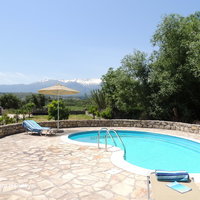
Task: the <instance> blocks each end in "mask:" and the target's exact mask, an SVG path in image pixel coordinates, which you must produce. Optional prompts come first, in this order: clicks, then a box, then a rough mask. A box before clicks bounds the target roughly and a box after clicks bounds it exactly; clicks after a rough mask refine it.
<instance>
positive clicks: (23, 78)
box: [0, 72, 32, 85]
mask: <svg viewBox="0 0 200 200" xmlns="http://www.w3.org/2000/svg"><path fill="white" fill-rule="evenodd" d="M30 82H32V78H31V77H30V76H28V75H26V74H23V73H21V72H0V84H1V85H3V84H5V85H7V84H20V83H30Z"/></svg>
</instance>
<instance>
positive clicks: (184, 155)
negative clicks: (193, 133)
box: [69, 131, 200, 173]
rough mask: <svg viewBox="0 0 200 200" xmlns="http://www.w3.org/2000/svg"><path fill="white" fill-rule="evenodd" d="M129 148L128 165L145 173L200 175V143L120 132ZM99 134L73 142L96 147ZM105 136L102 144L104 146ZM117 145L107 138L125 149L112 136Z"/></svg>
mask: <svg viewBox="0 0 200 200" xmlns="http://www.w3.org/2000/svg"><path fill="white" fill-rule="evenodd" d="M117 133H118V134H119V135H120V137H121V138H122V140H123V142H124V144H125V146H126V161H127V162H129V163H131V164H134V165H137V166H139V167H143V168H146V169H152V170H154V169H163V170H186V171H188V172H190V173H200V143H198V142H194V141H191V140H187V139H183V138H179V137H174V136H169V135H162V134H155V133H150V132H140V131H117ZM97 135H98V131H88V132H81V133H76V134H72V135H70V136H69V138H70V139H72V140H76V141H80V142H89V143H97ZM104 135H105V132H103V131H102V132H101V137H100V143H102V144H104V143H105V139H104ZM112 136H113V137H114V138H115V141H116V143H115V144H114V143H113V141H112V140H111V138H109V137H108V144H110V145H112V146H118V147H119V148H121V149H123V147H122V145H121V143H120V142H119V141H118V139H117V138H116V136H115V134H114V133H112Z"/></svg>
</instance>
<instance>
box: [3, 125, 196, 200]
mask: <svg viewBox="0 0 200 200" xmlns="http://www.w3.org/2000/svg"><path fill="white" fill-rule="evenodd" d="M91 129H92V130H94V129H99V128H90V129H89V128H71V129H65V134H69V133H72V132H77V131H81V130H84V131H85V130H91ZM119 129H125V128H119ZM126 129H130V130H147V131H148V130H150V129H139V128H126ZM150 131H154V132H159V133H165V134H172V131H168V130H158V129H151V130H150ZM173 133H174V134H175V135H185V136H189V137H191V138H196V139H200V136H198V135H194V134H189V133H182V132H178V131H173ZM0 152H1V156H0V200H7V199H8V200H25V199H26V200H48V199H49V200H93V199H94V200H128V199H131V200H146V199H147V182H146V177H145V176H141V175H137V174H133V173H130V172H128V171H125V170H122V169H120V168H118V167H116V166H114V165H113V164H112V163H111V161H110V156H111V152H105V151H104V150H103V149H97V148H96V147H89V146H79V145H74V144H66V143H63V142H62V140H61V137H60V136H52V137H45V136H36V135H27V133H21V134H16V135H11V136H8V137H5V138H2V139H0ZM198 186H199V187H200V184H198Z"/></svg>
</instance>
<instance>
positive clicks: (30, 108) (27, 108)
mask: <svg viewBox="0 0 200 200" xmlns="http://www.w3.org/2000/svg"><path fill="white" fill-rule="evenodd" d="M34 107H35V104H34V103H32V102H30V103H27V104H25V105H24V106H23V109H24V110H25V112H26V113H27V114H28V115H29V118H30V117H31V113H32V112H33V108H34Z"/></svg>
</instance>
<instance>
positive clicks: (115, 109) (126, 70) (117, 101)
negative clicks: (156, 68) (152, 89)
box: [102, 51, 149, 118]
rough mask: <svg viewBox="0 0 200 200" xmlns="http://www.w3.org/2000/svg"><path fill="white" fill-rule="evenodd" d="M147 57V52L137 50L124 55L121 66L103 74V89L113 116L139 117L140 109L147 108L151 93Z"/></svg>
mask: <svg viewBox="0 0 200 200" xmlns="http://www.w3.org/2000/svg"><path fill="white" fill-rule="evenodd" d="M146 57H147V56H146V55H145V53H143V52H139V51H135V52H134V53H133V54H130V55H127V56H125V57H124V59H123V60H122V65H121V67H119V68H118V69H117V70H113V69H112V68H110V69H109V71H108V73H107V74H106V75H104V76H103V78H102V81H103V84H102V90H103V91H104V93H105V95H106V99H107V107H109V108H110V109H111V110H112V112H111V113H112V118H138V110H145V107H146V106H147V105H146V104H147V98H146V97H147V96H148V93H149V90H148V89H149V83H148V74H149V68H148V64H147V63H148V62H149V60H148V59H147V58H146Z"/></svg>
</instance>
